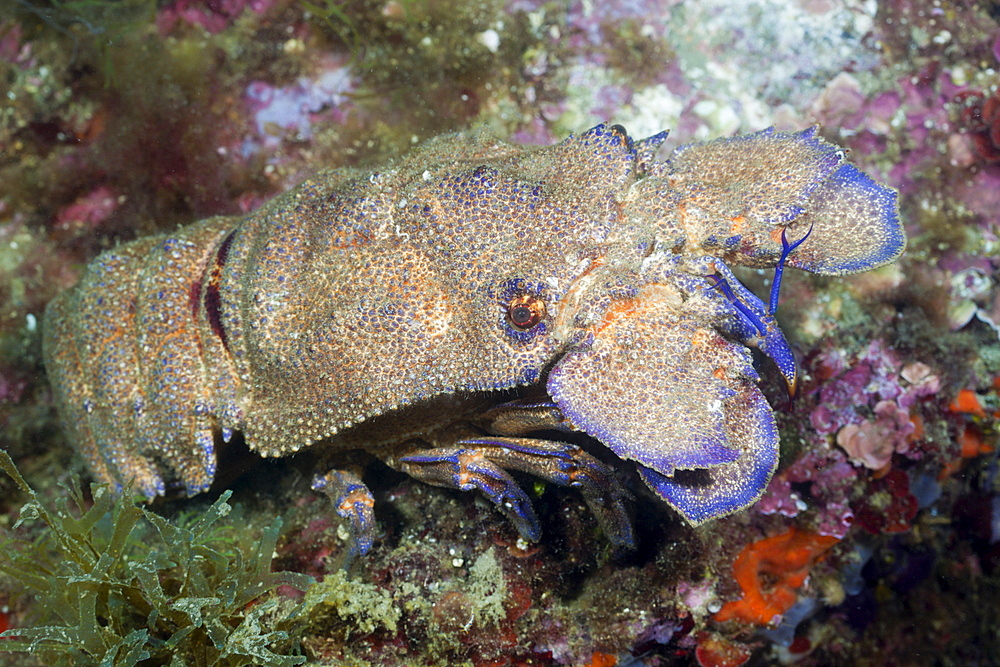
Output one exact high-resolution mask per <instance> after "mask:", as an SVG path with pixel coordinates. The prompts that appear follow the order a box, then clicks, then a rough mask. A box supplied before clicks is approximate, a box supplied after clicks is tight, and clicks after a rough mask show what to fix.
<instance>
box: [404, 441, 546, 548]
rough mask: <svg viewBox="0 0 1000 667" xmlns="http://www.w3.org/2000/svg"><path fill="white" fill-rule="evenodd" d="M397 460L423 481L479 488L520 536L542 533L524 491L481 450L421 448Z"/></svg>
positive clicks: (529, 538)
mask: <svg viewBox="0 0 1000 667" xmlns="http://www.w3.org/2000/svg"><path fill="white" fill-rule="evenodd" d="M399 463H400V469H401V470H402V471H403V472H405V473H406V474H408V475H410V476H411V477H413V478H415V479H418V480H420V481H422V482H427V483H428V484H433V485H435V486H443V487H446V488H451V489H460V490H462V491H471V490H472V489H477V490H479V491H480V492H481V493H482V494H483V495H484V496H486V497H487V498H488V499H489V500H490V502H492V503H493V504H494V505H496V507H497V509H498V510H500V511H501V512H503V514H504V515H505V516H506V517H507V518H508V519H510V521H511V523H513V524H514V527H515V528H517V532H518V533H520V535H521V537H522V538H524V539H525V540H527V541H529V542H537V541H538V539H539V538H540V537H541V536H542V529H541V526H540V525H539V523H538V517H537V516H536V515H535V510H534V508H532V506H531V500H530V499H529V498H528V496H527V494H526V493H525V492H524V491H522V490H521V487H519V486H518V485H517V482H515V481H514V478H513V477H511V476H510V475H509V474H507V472H506V471H505V470H504V469H503V468H501V467H500V466H498V465H497V464H495V463H494V462H493V461H491V460H489V459H488V458H487V457H486V456H485V455H484V453H483V452H482V450H480V449H468V448H464V447H442V448H438V449H424V450H420V451H419V452H415V453H413V454H408V455H405V456H401V457H399Z"/></svg>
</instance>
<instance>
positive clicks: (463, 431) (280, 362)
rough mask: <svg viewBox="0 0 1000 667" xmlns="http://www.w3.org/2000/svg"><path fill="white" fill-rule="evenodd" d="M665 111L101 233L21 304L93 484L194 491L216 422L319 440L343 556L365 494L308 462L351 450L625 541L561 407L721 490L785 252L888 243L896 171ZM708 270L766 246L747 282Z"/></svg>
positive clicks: (835, 256)
mask: <svg viewBox="0 0 1000 667" xmlns="http://www.w3.org/2000/svg"><path fill="white" fill-rule="evenodd" d="M666 136H667V134H666V132H661V133H659V134H656V135H654V136H652V137H649V138H646V139H642V140H633V139H632V138H630V137H629V136H628V134H627V133H626V132H625V130H624V129H623V128H622V127H620V126H617V125H605V124H602V125H598V126H597V127H594V128H593V129H591V130H589V131H587V132H585V133H583V134H580V135H579V136H571V137H569V138H568V139H566V140H565V141H563V142H562V143H559V144H557V145H554V146H548V147H542V148H537V147H525V146H519V145H514V144H510V143H506V142H503V141H500V140H497V139H494V138H491V137H489V136H487V135H485V134H483V133H466V134H455V135H448V136H444V137H439V138H437V139H433V140H431V141H429V142H427V143H425V144H424V145H423V146H421V147H420V148H418V149H417V150H415V151H413V152H412V153H411V154H410V155H408V156H407V157H404V158H402V159H400V160H398V161H397V162H395V163H392V164H389V165H386V166H385V167H384V168H382V169H380V170H378V171H374V172H372V171H364V172H362V171H359V170H350V169H344V170H335V171H328V172H323V173H320V174H319V175H317V176H315V177H314V178H312V179H310V180H308V181H306V182H304V183H302V184H301V185H300V186H298V187H297V188H295V189H293V190H292V191H290V192H288V193H286V194H284V195H282V196H280V197H277V198H276V199H274V200H273V201H271V202H270V203H269V204H267V205H265V206H263V207H262V208H260V209H259V210H258V211H256V212H254V213H252V214H249V215H247V216H246V217H244V218H231V217H217V218H211V219H209V220H205V221H202V222H200V223H197V224H194V225H191V226H189V227H186V228H184V229H181V230H179V231H177V232H174V233H170V234H164V235H160V236H154V237H149V238H143V239H139V240H136V241H133V242H131V243H127V244H124V245H121V246H119V247H117V248H114V249H112V250H108V251H106V252H104V253H103V254H102V255H100V256H99V257H97V258H96V259H95V260H94V261H93V262H92V263H91V264H90V265H89V266H88V267H87V269H86V271H85V273H84V275H83V277H82V279H81V281H80V283H79V284H78V285H77V286H76V287H75V288H72V289H70V290H68V291H66V292H64V293H62V294H61V295H59V296H58V297H56V298H55V299H54V300H53V301H52V302H51V303H50V304H49V307H48V310H47V312H46V314H45V322H44V340H43V345H44V354H45V363H46V368H47V372H48V374H49V377H50V380H51V382H52V385H53V388H54V394H55V400H56V404H57V407H58V410H59V413H60V415H61V418H62V423H63V425H64V428H65V431H66V433H67V435H68V437H69V438H70V439H71V441H72V442H73V444H74V445H75V446H76V447H77V448H78V449H79V451H80V452H81V453H82V455H83V456H84V458H85V459H86V461H87V463H88V464H89V467H90V469H91V470H92V472H93V474H94V476H95V477H96V478H97V479H98V480H100V481H103V482H107V483H109V484H112V485H114V486H115V488H117V489H119V490H120V489H121V488H122V486H123V485H124V484H126V483H127V482H128V481H130V480H131V481H132V483H133V484H134V488H135V489H136V490H138V491H139V492H140V493H142V494H143V495H145V496H147V497H148V498H151V499H152V498H154V497H156V496H159V495H163V494H165V493H168V492H169V491H171V490H172V489H178V488H179V489H181V490H183V491H184V492H186V493H187V494H189V495H193V494H196V493H199V492H202V491H205V490H206V489H208V487H209V486H210V485H211V483H212V481H213V479H214V478H215V476H216V467H217V449H218V448H219V447H221V446H222V445H223V443H225V442H228V441H229V440H230V438H231V437H232V435H233V433H234V432H235V431H240V432H242V434H243V436H244V438H245V440H246V443H247V445H248V446H249V447H250V449H252V450H254V451H256V452H259V453H260V454H261V455H263V456H269V457H276V456H286V455H290V454H293V453H295V452H297V451H299V450H301V449H303V448H306V447H310V448H322V449H320V450H318V451H322V452H324V458H322V460H323V463H324V466H325V464H326V463H328V462H329V463H331V465H330V468H329V469H328V470H329V471H328V472H327V471H326V470H327V468H325V467H324V473H323V474H321V475H320V476H318V477H317V478H316V481H315V482H314V485H313V486H314V488H316V489H318V490H323V491H324V492H326V493H328V494H329V495H330V496H331V498H332V499H333V501H334V504H335V507H336V511H337V512H338V513H339V514H340V515H341V516H342V517H344V518H345V519H346V520H347V521H349V525H350V526H351V528H352V532H353V535H354V536H355V538H356V548H357V550H358V551H360V552H365V551H367V550H368V549H369V547H370V546H371V543H372V537H373V534H374V526H375V521H374V513H373V511H372V506H373V504H374V500H373V497H372V494H371V492H370V491H369V490H368V488H367V487H366V486H365V485H364V483H363V482H362V480H361V477H360V475H359V472H358V470H356V469H354V470H345V469H336V467H335V465H333V464H334V463H335V460H336V459H337V457H338V455H340V454H343V453H345V452H346V451H347V450H354V449H361V450H364V451H367V452H368V453H370V454H372V455H374V456H375V457H377V458H379V459H381V460H382V461H384V462H385V463H386V464H388V465H389V466H390V467H393V468H395V469H398V470H401V471H403V472H405V473H408V474H409V475H412V476H413V477H415V478H417V479H420V480H423V481H426V482H428V483H431V484H435V485H439V486H444V487H450V488H457V489H477V490H479V491H480V492H482V493H483V494H485V496H486V497H487V498H489V499H490V500H491V501H492V502H493V503H494V504H495V505H496V507H497V508H498V509H499V510H500V511H502V512H503V513H504V514H506V515H507V516H508V517H509V518H510V520H511V521H512V522H513V523H514V525H515V527H516V528H517V530H518V531H519V533H520V534H521V536H522V537H523V538H524V539H526V540H537V539H539V536H540V532H541V531H540V527H539V522H538V519H537V517H536V515H535V512H534V510H533V508H532V503H531V501H530V499H529V498H528V496H527V494H526V493H525V492H524V491H523V490H522V489H521V488H520V487H519V486H518V484H517V483H516V482H515V480H514V478H513V477H512V476H511V474H510V472H511V471H520V472H522V473H527V474H529V475H534V476H537V477H540V478H542V479H544V480H546V481H549V482H552V483H555V484H561V485H566V486H572V487H575V488H577V489H579V491H580V492H581V494H582V495H583V498H584V499H585V500H586V502H587V503H588V505H589V506H590V508H591V509H592V511H593V512H594V514H595V516H596V518H597V519H598V521H599V522H600V523H601V525H602V527H603V528H604V530H605V532H606V533H607V535H608V536H609V538H610V539H611V541H612V542H614V543H616V544H621V545H632V544H633V543H634V539H635V538H634V534H633V529H632V526H631V521H630V519H629V515H628V512H627V508H626V500H627V497H628V494H627V492H626V491H625V490H624V488H623V487H622V485H621V484H620V482H619V481H618V480H617V478H616V476H615V473H614V470H613V468H612V467H611V466H609V465H608V464H606V463H603V462H601V461H600V460H598V458H596V457H595V456H593V455H592V454H590V453H588V452H587V451H584V449H583V448H581V447H580V446H578V445H576V444H572V443H571V442H566V441H562V440H560V439H559V433H560V432H572V431H583V432H585V433H586V434H588V435H589V436H591V437H592V438H594V439H596V440H597V441H599V442H600V443H602V444H603V445H604V446H606V447H607V448H609V449H610V450H612V451H613V452H614V453H615V454H616V455H617V456H618V457H620V458H621V459H625V460H628V461H632V462H634V463H635V465H636V466H637V469H638V472H639V475H640V476H641V478H642V479H643V481H644V482H645V483H646V484H647V485H648V486H649V488H650V489H652V491H653V492H654V493H655V494H656V495H658V496H659V497H660V498H662V499H663V500H664V501H665V502H666V503H668V504H669V505H670V506H671V507H673V508H674V509H675V510H677V512H679V513H680V514H681V515H682V516H683V517H684V518H685V519H686V520H687V521H688V522H689V523H691V524H693V525H697V524H700V523H702V522H704V521H707V520H709V519H712V518H717V517H721V516H725V515H727V514H730V513H733V512H736V511H739V510H741V509H744V508H746V507H748V506H749V505H751V504H752V503H754V502H755V501H756V500H757V499H758V498H759V496H760V495H761V493H762V492H763V489H764V488H765V486H766V485H767V482H768V480H769V479H770V476H771V474H772V473H773V471H774V469H775V467H776V465H777V459H778V429H777V426H776V424H775V419H774V415H773V413H772V410H771V407H770V405H769V404H768V402H767V400H766V399H765V397H764V395H763V393H762V392H761V390H760V389H759V388H758V380H759V377H758V374H757V372H756V371H755V370H754V366H753V360H752V355H751V352H750V348H757V349H759V350H760V351H761V352H762V353H763V354H764V355H766V356H767V357H769V358H770V359H772V360H773V361H774V363H775V364H776V366H777V369H778V370H779V372H780V373H781V374H782V375H783V376H784V378H785V380H786V382H787V383H788V386H789V387H790V388H791V389H794V386H795V378H796V366H795V359H794V356H793V354H792V351H791V350H790V348H789V345H788V343H787V342H786V340H785V337H784V335H783V334H782V332H781V329H780V328H779V327H778V324H777V322H776V321H775V319H774V311H775V309H776V307H777V301H778V298H777V297H778V286H779V284H780V277H781V271H782V270H783V268H784V267H785V266H792V267H796V268H799V269H804V270H806V271H812V272H815V273H819V274H826V275H833V274H844V273H851V272H858V271H865V270H869V269H872V268H875V267H878V266H881V265H883V264H886V263H889V262H892V261H893V260H895V259H896V258H897V257H898V256H899V255H900V253H902V251H903V249H904V247H905V244H906V238H905V235H904V233H903V229H902V225H901V223H900V221H899V215H898V208H897V201H896V199H897V198H896V193H895V192H894V191H893V190H891V189H890V188H887V187H885V186H883V185H881V184H879V183H877V182H875V181H874V180H873V179H871V178H870V177H869V176H867V175H866V174H864V173H863V172H861V171H860V170H858V169H857V168H856V167H854V166H853V165H852V164H850V163H849V162H847V161H846V155H845V151H843V150H841V149H840V148H838V147H837V146H835V145H833V144H830V143H828V142H826V141H824V140H823V139H822V138H820V136H819V135H818V133H817V129H816V128H815V127H814V128H811V129H807V130H804V131H801V132H796V133H786V132H778V131H775V130H774V129H773V128H772V129H767V130H763V131H761V132H756V133H753V134H748V135H743V136H737V137H733V138H729V139H720V140H715V141H709V142H705V143H693V144H689V145H685V146H682V147H680V148H678V149H677V150H675V151H674V152H673V153H672V154H670V155H669V156H667V157H666V158H665V159H658V158H657V152H658V150H659V149H660V147H661V145H662V143H663V141H664V139H665V138H666ZM731 265H740V266H747V267H758V268H775V273H776V275H775V281H774V284H773V289H772V293H771V298H770V302H769V303H768V304H765V303H764V302H763V301H761V300H760V299H759V298H758V297H757V296H756V295H754V294H753V293H752V292H751V291H750V290H748V289H747V288H746V287H744V286H743V285H742V284H741V283H740V281H739V280H738V279H737V278H736V277H735V276H734V275H733V273H732V272H731V271H730V269H729V267H730V266H731ZM566 440H572V438H567V439H566Z"/></svg>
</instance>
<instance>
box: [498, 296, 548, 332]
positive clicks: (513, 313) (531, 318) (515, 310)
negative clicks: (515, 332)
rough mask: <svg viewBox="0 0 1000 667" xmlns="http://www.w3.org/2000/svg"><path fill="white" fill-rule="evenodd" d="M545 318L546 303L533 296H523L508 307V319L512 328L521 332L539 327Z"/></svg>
mask: <svg viewBox="0 0 1000 667" xmlns="http://www.w3.org/2000/svg"><path fill="white" fill-rule="evenodd" d="M543 317H545V302H544V301H542V300H541V299H539V298H538V297H537V296H535V295H533V294H522V295H520V296H518V297H516V298H515V299H514V300H513V301H511V302H510V305H509V306H507V318H508V319H509V320H510V324H511V326H513V327H514V328H515V329H519V330H520V331H527V330H528V329H531V328H533V327H535V326H538V323H539V322H541V321H542V318H543Z"/></svg>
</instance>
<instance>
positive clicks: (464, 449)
mask: <svg viewBox="0 0 1000 667" xmlns="http://www.w3.org/2000/svg"><path fill="white" fill-rule="evenodd" d="M389 463H390V465H394V467H397V468H399V469H400V470H402V471H403V472H405V473H407V474H408V475H411V476H412V477H414V478H416V479H419V480H420V481H423V482H427V483H429V484H434V485H436V486H443V487H448V488H455V489H461V490H471V489H479V490H480V491H482V492H483V493H484V494H485V495H486V497H487V498H489V499H490V500H491V501H492V502H493V503H494V504H495V505H496V506H497V508H498V509H499V510H500V511H501V512H503V513H504V514H505V515H507V517H508V518H509V519H510V520H511V522H512V523H513V524H514V526H515V527H516V528H517V530H518V532H519V533H520V534H521V537H522V538H524V539H525V540H528V541H532V542H534V541H537V540H538V539H539V537H540V536H541V528H540V527H539V524H538V519H537V517H536V516H535V512H534V509H533V508H532V506H531V501H530V500H529V499H528V497H527V495H526V494H525V493H524V491H522V490H521V488H520V487H518V486H517V483H516V482H515V481H514V479H513V478H512V477H511V476H510V475H509V474H508V472H507V471H508V470H517V471H520V472H524V473H527V474H530V475H533V476H535V477H540V478H542V479H544V480H546V481H548V482H551V483H553V484H558V485H559V486H569V487H574V488H577V489H579V490H580V492H581V494H582V495H583V498H584V501H586V503H587V505H588V506H589V507H590V509H591V511H592V512H593V513H594V515H595V516H596V517H597V520H598V522H599V523H600V524H601V527H602V528H603V529H604V531H605V532H606V533H607V535H608V538H609V539H610V540H611V541H612V542H613V543H615V544H617V545H620V546H626V547H629V548H634V546H635V535H634V534H633V531H632V522H631V519H630V517H629V514H628V511H627V509H626V506H625V499H626V497H627V494H626V492H625V491H624V489H622V488H621V486H620V485H619V484H618V481H617V480H616V479H615V477H614V472H613V470H612V469H611V468H610V467H608V466H606V465H605V464H603V463H601V462H600V461H598V460H597V459H595V458H594V457H593V456H591V455H590V454H588V453H586V452H585V451H583V450H582V449H580V448H579V447H577V446H576V445H572V444H567V443H562V442H556V441H552V440H536V439H533V438H512V437H503V436H487V437H482V438H468V439H463V440H460V441H459V442H457V443H455V445H454V446H452V447H438V448H433V449H422V450H416V451H413V452H411V453H406V454H403V455H402V456H399V457H396V458H395V460H394V461H390V462H389Z"/></svg>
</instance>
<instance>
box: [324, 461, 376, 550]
mask: <svg viewBox="0 0 1000 667" xmlns="http://www.w3.org/2000/svg"><path fill="white" fill-rule="evenodd" d="M312 488H313V490H314V491H322V492H323V493H325V494H326V495H327V496H329V498H330V500H331V501H333V506H334V508H335V509H336V511H337V514H338V515H340V516H341V517H342V518H344V519H347V522H348V526H349V528H348V530H349V531H350V534H351V537H352V538H353V540H354V544H353V545H352V548H351V550H352V551H353V552H355V553H357V554H360V555H362V556H363V555H365V554H366V553H368V550H369V549H371V548H372V541H373V540H374V537H375V514H374V512H373V508H374V507H375V499H374V498H373V497H372V492H371V491H369V490H368V487H367V486H365V485H364V482H362V481H361V479H360V478H359V477H358V476H357V475H355V474H354V473H352V472H346V471H340V470H331V471H330V472H328V473H326V474H325V475H321V476H319V477H317V478H316V479H314V480H313V483H312Z"/></svg>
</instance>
